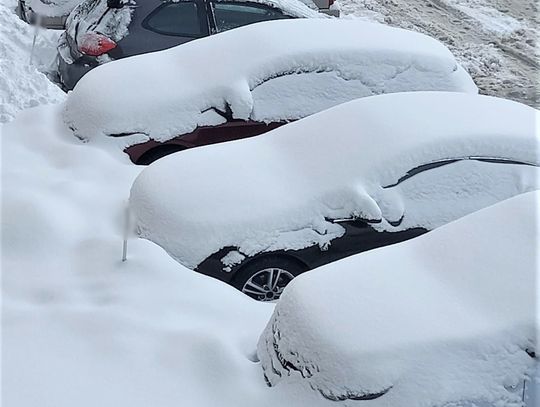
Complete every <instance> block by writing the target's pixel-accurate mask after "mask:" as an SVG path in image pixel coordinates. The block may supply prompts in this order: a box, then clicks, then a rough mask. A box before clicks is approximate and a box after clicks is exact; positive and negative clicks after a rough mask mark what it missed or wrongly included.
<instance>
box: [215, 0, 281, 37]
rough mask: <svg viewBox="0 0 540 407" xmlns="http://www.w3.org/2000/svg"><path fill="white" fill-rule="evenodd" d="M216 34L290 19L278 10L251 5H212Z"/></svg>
mask: <svg viewBox="0 0 540 407" xmlns="http://www.w3.org/2000/svg"><path fill="white" fill-rule="evenodd" d="M212 6H213V9H214V16H215V19H216V29H217V31H218V32H221V31H226V30H230V29H232V28H236V27H241V26H243V25H248V24H253V23H258V22H260V21H268V20H279V19H284V18H291V17H289V16H287V15H285V14H283V13H282V12H281V11H280V10H278V9H275V8H272V7H267V6H264V5H261V4H253V3H251V4H250V3H230V2H216V3H212Z"/></svg>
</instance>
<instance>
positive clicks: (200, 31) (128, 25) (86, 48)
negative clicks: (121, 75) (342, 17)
mask: <svg viewBox="0 0 540 407" xmlns="http://www.w3.org/2000/svg"><path fill="white" fill-rule="evenodd" d="M278 4H279V3H278V2H275V3H274V2H273V1H272V0H265V1H264V4H263V2H260V0H253V1H242V0H237V1H235V0H227V1H221V0H187V1H162V0H137V1H136V2H134V1H130V0H87V1H85V2H83V3H81V4H80V5H79V6H78V7H77V8H76V9H75V10H73V12H72V13H71V15H70V16H69V18H68V20H67V23H66V32H65V33H64V34H63V35H62V36H61V37H60V42H59V45H58V55H59V57H58V72H59V78H60V82H61V84H62V86H63V87H64V88H65V89H66V90H70V89H73V87H74V86H75V84H76V83H77V82H78V80H79V79H80V78H81V77H82V76H83V75H84V74H85V73H86V72H88V71H90V70H91V69H92V68H95V67H96V66H98V65H100V64H102V63H105V62H109V61H111V60H114V59H119V58H124V57H128V56H133V55H137V54H143V53H146V52H152V51H159V50H163V49H166V48H170V47H174V46H176V45H180V44H183V43H185V42H188V41H191V40H194V39H196V38H201V37H206V36H208V35H211V34H215V33H219V32H221V31H225V30H229V29H232V28H236V27H240V26H243V25H247V24H252V23H256V22H260V21H268V20H277V19H285V18H302V17H320V16H322V15H321V14H320V13H318V12H317V11H315V10H313V9H310V8H309V7H307V6H306V5H305V4H304V3H302V2H300V1H296V0H290V2H287V4H288V6H287V8H283V7H281V8H280V7H279V6H278Z"/></svg>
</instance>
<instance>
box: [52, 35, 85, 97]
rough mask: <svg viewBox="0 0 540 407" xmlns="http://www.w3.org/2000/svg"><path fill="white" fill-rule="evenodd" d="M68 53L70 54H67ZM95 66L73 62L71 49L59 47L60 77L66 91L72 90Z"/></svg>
mask: <svg viewBox="0 0 540 407" xmlns="http://www.w3.org/2000/svg"><path fill="white" fill-rule="evenodd" d="M66 52H67V53H68V54H66ZM92 68H94V66H91V65H90V64H84V63H79V62H78V61H73V59H72V58H71V56H70V55H69V48H62V45H59V46H58V77H59V79H60V84H61V85H62V88H63V89H64V90H65V91H68V90H72V89H73V88H74V87H75V85H76V84H77V82H79V79H81V78H82V77H83V76H84V75H85V74H86V73H87V72H88V71H90V70H91V69H92Z"/></svg>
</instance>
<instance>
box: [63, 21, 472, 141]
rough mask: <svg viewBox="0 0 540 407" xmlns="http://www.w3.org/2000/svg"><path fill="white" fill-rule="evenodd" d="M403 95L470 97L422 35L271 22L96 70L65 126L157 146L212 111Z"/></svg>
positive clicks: (299, 108) (272, 114)
mask: <svg viewBox="0 0 540 407" xmlns="http://www.w3.org/2000/svg"><path fill="white" fill-rule="evenodd" d="M201 61H204V63H201ZM272 79H273V80H272ZM290 89H292V90H290ZM410 90H448V91H463V92H474V93H476V92H477V88H476V86H475V85H474V83H473V82H472V79H471V78H470V77H469V76H468V74H466V73H465V71H463V69H462V68H461V67H460V66H458V65H457V63H456V61H455V59H454V57H453V56H452V54H451V53H450V51H448V49H447V48H446V47H444V46H443V45H442V44H441V43H439V42H438V41H436V40H434V39H432V38H430V37H427V36H424V35H422V34H419V33H415V32H409V31H405V30H401V29H395V28H390V27H387V26H384V25H380V24H372V23H365V22H361V21H354V20H348V21H343V20H341V21H340V20H335V19H298V20H280V21H271V22H264V23H259V24H253V25H249V26H245V27H241V28H238V29H234V30H230V31H227V32H223V33H220V34H217V35H214V36H211V37H208V38H203V39H199V40H195V41H192V42H190V43H187V44H183V45H181V46H178V47H175V48H172V49H169V50H165V51H160V52H156V53H151V54H146V55H139V56H136V57H133V58H126V59H123V60H120V61H115V62H114V63H110V64H105V65H103V66H100V67H99V68H97V69H94V70H92V71H91V72H89V73H88V74H87V75H85V76H84V78H83V79H82V80H81V81H80V82H79V83H78V84H77V86H76V87H75V89H74V90H73V92H71V93H70V95H69V97H68V101H67V103H66V109H65V120H66V123H67V124H68V125H69V126H70V127H71V128H72V129H73V130H74V132H75V134H76V135H77V136H78V137H79V138H81V139H86V140H90V139H98V140H101V139H103V137H102V136H103V135H117V134H123V135H125V134H129V133H143V134H145V135H146V137H150V138H153V139H156V140H160V141H163V140H167V139H170V138H172V137H175V136H177V135H180V134H184V133H188V132H190V131H192V130H194V129H195V128H196V127H197V126H201V125H216V124H219V123H223V122H224V120H225V119H224V118H223V116H222V115H219V114H218V112H217V110H220V111H226V110H227V109H228V108H230V110H231V111H232V115H233V117H235V118H239V119H246V120H248V119H254V120H258V121H276V120H277V121H280V120H285V119H287V120H292V119H298V118H301V117H304V116H307V115H309V114H312V113H315V112H317V111H320V110H322V109H325V108H328V107H331V106H333V105H336V104H339V103H342V102H345V101H348V100H351V99H355V98H357V97H361V96H369V95H372V94H379V93H390V92H399V91H410ZM276 106H277V107H278V108H276ZM136 139H137V141H139V140H140V136H137V137H136ZM116 142H118V143H121V144H123V145H124V146H125V145H129V144H132V143H134V141H133V140H131V139H130V137H122V138H116Z"/></svg>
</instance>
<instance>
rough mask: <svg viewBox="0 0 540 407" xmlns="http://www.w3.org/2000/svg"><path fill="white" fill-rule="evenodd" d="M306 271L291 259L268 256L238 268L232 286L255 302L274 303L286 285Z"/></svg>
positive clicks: (303, 266)
mask: <svg viewBox="0 0 540 407" xmlns="http://www.w3.org/2000/svg"><path fill="white" fill-rule="evenodd" d="M306 270H307V267H306V266H305V265H302V264H301V263H300V262H299V261H297V260H295V259H293V258H290V257H287V256H279V255H268V256H264V257H261V258H259V259H255V260H253V261H251V262H250V263H248V264H246V265H245V266H243V267H242V268H240V270H238V272H237V273H236V275H235V277H234V280H233V282H232V285H233V286H234V287H236V288H237V289H238V290H240V291H242V292H243V293H244V294H246V295H248V296H250V297H251V298H253V299H255V300H257V301H265V302H266V301H276V300H278V299H279V297H280V296H281V293H282V292H283V289H284V288H285V287H286V286H287V284H288V283H289V282H290V281H291V280H292V279H293V278H294V277H296V276H297V275H299V274H301V273H303V272H304V271H306Z"/></svg>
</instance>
